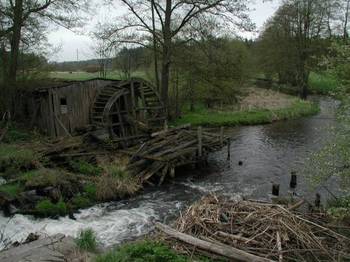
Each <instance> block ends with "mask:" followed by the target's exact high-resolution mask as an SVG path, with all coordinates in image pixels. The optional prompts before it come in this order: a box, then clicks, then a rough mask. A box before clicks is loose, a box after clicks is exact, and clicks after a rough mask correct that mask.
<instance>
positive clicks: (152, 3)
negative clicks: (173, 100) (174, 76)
mask: <svg viewBox="0 0 350 262" xmlns="http://www.w3.org/2000/svg"><path fill="white" fill-rule="evenodd" d="M151 5H152V30H153V32H152V34H153V56H154V76H155V80H156V87H157V91H158V92H159V72H158V48H157V39H156V22H155V16H154V0H152V1H151Z"/></svg>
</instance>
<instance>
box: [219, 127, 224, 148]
mask: <svg viewBox="0 0 350 262" xmlns="http://www.w3.org/2000/svg"><path fill="white" fill-rule="evenodd" d="M220 144H221V146H223V145H224V127H223V126H222V127H221V128H220Z"/></svg>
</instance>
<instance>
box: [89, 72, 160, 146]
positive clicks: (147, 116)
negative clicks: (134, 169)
mask: <svg viewBox="0 0 350 262" xmlns="http://www.w3.org/2000/svg"><path fill="white" fill-rule="evenodd" d="M165 121H166V116H165V110H164V106H163V104H162V102H161V100H160V97H159V95H158V93H157V92H156V91H155V90H154V88H153V87H152V85H151V84H150V83H148V82H146V81H144V80H140V79H131V80H128V81H119V82H115V83H112V84H110V85H108V86H106V87H104V88H103V89H102V90H101V91H100V93H99V94H98V95H97V97H96V99H95V103H94V105H93V108H92V124H93V125H94V126H95V127H96V129H97V130H100V131H101V132H105V133H107V134H108V136H109V138H110V139H111V140H113V141H114V142H120V144H121V145H123V146H124V147H125V146H128V145H130V144H132V143H133V141H136V140H137V139H139V138H141V137H143V136H145V134H147V133H149V132H152V131H154V130H159V129H161V128H162V127H163V126H164V124H165Z"/></svg>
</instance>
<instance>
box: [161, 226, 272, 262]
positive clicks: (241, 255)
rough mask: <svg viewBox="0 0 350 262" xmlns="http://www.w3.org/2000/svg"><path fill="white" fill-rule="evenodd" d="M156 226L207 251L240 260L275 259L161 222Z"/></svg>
mask: <svg viewBox="0 0 350 262" xmlns="http://www.w3.org/2000/svg"><path fill="white" fill-rule="evenodd" d="M156 228H157V229H159V230H160V231H162V232H163V233H165V234H167V235H169V236H170V237H172V238H175V239H178V240H180V241H182V242H185V243H187V244H190V245H192V246H195V247H198V248H200V249H203V250H205V251H209V252H212V253H215V254H218V255H221V256H224V257H227V258H230V259H235V260H239V261H250V262H272V261H273V260H270V259H267V258H263V257H259V256H256V255H253V254H250V253H248V252H245V251H242V250H239V249H237V248H234V247H230V246H227V245H223V244H217V243H211V242H208V241H204V240H202V239H198V238H195V237H193V236H190V235H187V234H184V233H181V232H178V231H176V230H175V229H173V228H171V227H169V226H166V225H164V224H161V223H156Z"/></svg>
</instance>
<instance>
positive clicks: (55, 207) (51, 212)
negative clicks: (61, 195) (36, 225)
mask: <svg viewBox="0 0 350 262" xmlns="http://www.w3.org/2000/svg"><path fill="white" fill-rule="evenodd" d="M35 210H36V213H37V215H39V216H44V217H52V216H57V215H59V216H64V215H66V214H67V212H68V209H67V205H66V203H65V202H64V201H63V200H62V199H61V200H60V201H59V202H58V203H57V204H54V203H52V202H51V201H50V200H49V199H45V200H42V201H40V202H39V203H38V204H37V205H36V206H35Z"/></svg>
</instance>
